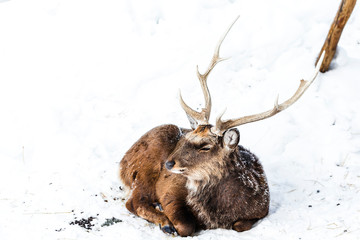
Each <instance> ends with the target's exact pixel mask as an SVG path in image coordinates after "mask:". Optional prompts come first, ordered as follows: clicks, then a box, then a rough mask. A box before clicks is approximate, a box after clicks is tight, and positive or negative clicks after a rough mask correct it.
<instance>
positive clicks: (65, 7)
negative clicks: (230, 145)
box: [0, 0, 360, 240]
mask: <svg viewBox="0 0 360 240" xmlns="http://www.w3.org/2000/svg"><path fill="white" fill-rule="evenodd" d="M339 3H340V0H317V1H313V0H291V1H289V0H273V1H268V0H256V1H245V0H228V1H224V0H199V1H192V0H185V1H184V0H182V1H167V0H153V1H146V0H142V1H140V0H120V1H116V0H32V1H28V0H0V111H1V113H0V114H1V115H0V116H1V119H0V163H1V167H0V214H1V217H0V239H4V240H5V239H6V240H7V239H25V238H26V239H100V238H102V239H170V238H172V236H169V235H165V234H164V233H162V232H161V231H160V230H159V228H158V227H157V226H155V225H154V224H151V223H148V222H147V221H145V220H143V219H140V218H138V217H134V216H133V215H132V214H130V213H129V212H128V211H127V210H126V208H125V207H124V203H125V202H124V198H125V197H126V196H125V193H124V191H122V190H121V183H120V181H119V178H118V171H119V170H118V165H119V162H120V160H121V158H122V156H123V155H124V153H125V152H126V151H127V149H128V148H129V147H130V146H131V145H132V144H133V143H134V142H135V141H136V140H137V139H138V138H139V137H140V136H141V135H142V134H143V133H145V132H146V131H147V130H149V129H151V128H152V127H155V126H157V125H160V124H164V123H173V124H177V125H179V126H182V127H187V126H189V123H188V121H187V118H186V116H185V113H184V112H183V110H182V109H181V107H180V104H179V103H178V89H181V90H182V94H183V97H184V99H185V101H186V102H187V103H188V104H189V105H191V106H193V107H201V104H203V97H202V93H201V89H200V86H199V84H198V80H197V78H196V74H195V69H196V68H195V66H196V65H197V64H199V68H200V71H201V70H204V69H205V68H206V67H207V65H208V63H209V60H210V57H211V55H212V53H213V50H214V47H215V45H216V43H217V41H218V39H219V37H220V36H221V35H222V34H223V32H224V31H225V29H226V28H227V27H228V26H229V24H230V23H231V22H232V21H233V20H234V19H235V18H236V16H238V15H240V19H239V20H238V22H237V23H236V24H235V25H234V27H233V29H232V30H231V32H230V33H229V35H228V37H227V38H226V40H225V41H224V43H223V46H222V49H221V56H223V57H229V60H227V61H225V62H222V63H220V64H219V65H218V66H217V68H216V69H215V70H214V71H213V73H212V75H211V76H210V77H209V88H210V91H211V93H212V97H213V111H212V117H211V119H212V122H214V119H215V117H216V116H217V115H218V114H219V113H221V112H222V111H223V110H224V108H225V107H227V112H226V114H225V116H224V118H232V117H240V116H244V115H247V114H252V113H257V112H260V111H264V110H267V109H270V108H271V107H272V104H273V102H274V100H275V98H276V96H277V94H280V102H281V101H282V100H285V99H287V98H288V97H290V96H291V95H292V94H293V92H294V91H295V89H296V88H297V87H298V84H299V80H300V79H301V78H308V77H310V76H311V74H312V72H313V69H314V61H315V58H316V56H317V54H318V52H319V50H320V48H321V46H322V44H323V41H324V39H325V37H326V35H327V31H328V29H329V27H330V24H331V22H332V20H333V18H334V16H335V13H336V11H337V9H338V5H339ZM359 8H360V7H359V4H358V5H357V6H356V7H355V9H354V12H353V15H352V17H351V18H350V20H349V22H348V24H347V26H346V28H345V30H344V32H343V35H342V38H341V41H340V43H339V48H338V50H339V51H338V55H337V57H336V59H335V60H334V61H333V65H332V70H331V71H329V72H327V73H325V74H320V75H319V76H318V78H317V79H316V81H315V82H314V83H313V85H312V86H311V87H310V88H309V89H308V91H307V92H306V93H305V94H304V95H303V97H302V98H301V99H300V100H299V101H298V102H297V103H296V104H294V106H292V107H291V108H289V109H288V110H286V111H285V112H283V113H280V114H279V115H277V116H275V117H273V118H270V119H267V120H264V121H260V122H256V123H252V124H248V125H244V126H241V127H240V128H239V129H240V132H241V144H242V145H244V146H245V147H247V148H249V149H251V150H252V151H253V152H254V153H256V154H257V155H258V156H259V158H260V159H261V161H262V163H263V165H264V168H265V171H266V173H267V177H268V181H269V185H270V190H271V207H270V214H269V216H268V217H266V218H265V219H264V220H262V221H261V222H259V223H258V224H257V225H256V226H255V227H254V228H253V229H251V230H250V231H247V232H243V233H237V232H235V231H231V230H222V229H217V230H208V231H202V232H200V233H198V234H196V235H195V236H194V237H192V238H193V239H277V240H278V239H286V240H287V239H296V240H299V239H301V240H304V239H360V204H359V202H360V162H359V161H360V97H359V92H360V79H359V76H360V12H359ZM90 217H92V218H93V220H92V221H91V224H93V225H94V226H91V230H87V229H85V228H83V227H80V226H79V224H77V223H78V222H77V223H76V222H75V221H80V222H81V220H82V219H85V220H89V218H90ZM112 218H116V219H118V220H121V222H118V223H115V224H114V225H111V226H104V225H103V224H104V223H106V221H107V219H112ZM90 220H91V218H90ZM70 223H73V224H70ZM102 225H103V226H102Z"/></svg>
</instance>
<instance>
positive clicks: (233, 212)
mask: <svg viewBox="0 0 360 240" xmlns="http://www.w3.org/2000/svg"><path fill="white" fill-rule="evenodd" d="M200 128H202V129H198V131H197V133H196V136H198V135H207V134H209V133H208V132H210V128H209V127H206V126H205V127H200ZM189 135H191V138H192V140H196V137H195V138H194V133H193V132H191V130H186V129H179V128H178V127H176V126H174V125H163V126H159V127H156V128H154V129H152V130H150V131H149V132H148V133H146V134H145V135H144V136H142V137H141V138H140V139H139V140H138V141H137V142H136V143H135V144H134V145H133V146H132V147H131V148H130V150H129V151H128V152H127V153H126V154H125V156H124V158H123V160H122V161H121V172H120V175H121V179H122V180H123V182H124V183H125V184H126V185H127V186H128V187H129V188H131V189H132V195H131V197H130V199H129V200H128V202H127V203H126V207H127V208H128V210H129V211H131V212H132V213H134V214H136V215H138V216H141V217H143V218H145V219H147V220H149V221H151V222H154V223H157V224H160V226H161V228H163V229H164V230H165V231H168V230H169V231H171V228H172V226H174V227H175V229H176V230H177V232H178V233H179V234H180V235H181V236H188V235H190V234H192V233H193V232H194V231H195V230H196V229H200V228H205V229H211V228H227V229H231V228H233V229H235V230H237V231H244V230H248V229H250V228H251V226H252V225H253V223H255V222H256V221H257V220H258V219H261V218H263V217H265V216H266V215H267V213H268V209H269V192H268V186H267V183H266V177H265V175H264V171H263V169H262V166H261V164H260V163H259V161H258V159H257V157H256V156H255V155H254V154H252V153H251V152H249V151H248V150H246V149H244V148H243V147H241V146H237V145H236V146H235V147H234V148H233V149H232V150H231V151H229V153H228V154H226V155H223V154H224V153H223V151H219V149H213V151H214V153H213V156H212V158H213V159H212V160H211V159H201V161H197V163H193V165H192V166H191V169H190V167H188V169H187V171H185V172H184V174H178V173H174V172H172V171H171V169H170V170H168V169H167V168H166V167H165V165H166V163H167V162H170V161H175V162H176V164H175V165H174V166H173V168H172V169H173V171H175V172H176V170H175V169H176V167H178V168H179V167H180V162H181V161H182V159H178V157H180V158H182V157H186V155H185V156H184V152H183V151H189V149H186V146H184V145H186V144H189V142H190V140H189V139H188V138H189ZM210 135H211V134H210ZM203 137H204V136H202V138H203ZM184 142H186V144H184ZM193 143H194V142H191V144H193ZM179 147H180V148H181V149H180V151H179ZM219 152H220V154H221V156H219V157H218V156H217V155H216V154H219ZM187 157H192V156H189V155H188V156H187ZM220 157H221V158H220ZM198 160H199V159H198ZM208 160H209V161H208ZM177 164H179V166H177ZM185 165H186V163H185V164H184V165H182V166H185ZM187 166H188V165H187ZM157 203H160V204H161V206H162V208H163V211H159V210H157V209H156V208H155V207H154V206H156V205H157Z"/></svg>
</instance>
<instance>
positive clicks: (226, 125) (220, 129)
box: [214, 51, 325, 136]
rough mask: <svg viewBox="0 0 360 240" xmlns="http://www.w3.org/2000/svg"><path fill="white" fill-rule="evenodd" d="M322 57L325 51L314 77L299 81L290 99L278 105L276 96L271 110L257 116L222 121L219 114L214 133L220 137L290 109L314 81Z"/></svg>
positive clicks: (319, 64)
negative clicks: (241, 126) (234, 128)
mask: <svg viewBox="0 0 360 240" xmlns="http://www.w3.org/2000/svg"><path fill="white" fill-rule="evenodd" d="M324 56H325V51H324V52H323V53H322V54H321V57H320V60H319V61H318V63H317V65H316V68H315V72H314V75H313V77H312V78H311V80H310V81H305V80H300V85H299V87H298V89H297V90H296V92H295V93H294V95H293V96H292V97H290V98H289V99H288V100H286V101H285V102H283V103H281V104H279V103H278V97H279V96H278V97H277V98H276V101H275V104H274V107H273V109H271V110H268V111H266V112H262V113H259V114H254V115H250V116H245V117H241V118H238V119H231V120H226V121H222V120H221V117H222V115H223V114H221V115H220V116H219V117H218V118H217V120H216V126H215V130H214V132H215V133H216V134H218V135H220V136H221V135H222V134H223V133H224V132H225V131H226V130H227V129H230V128H232V127H236V126H240V125H243V124H246V123H250V122H255V121H259V120H263V119H266V118H269V117H272V116H274V115H275V114H277V113H279V112H281V111H283V110H285V109H286V108H288V107H290V106H291V105H292V104H294V103H295V102H296V101H297V100H298V99H299V98H300V97H301V96H302V95H303V94H304V92H305V91H306V90H307V89H308V87H309V86H310V85H311V84H312V83H313V82H314V80H315V79H316V76H317V75H318V73H319V69H320V66H321V64H322V62H323V59H324Z"/></svg>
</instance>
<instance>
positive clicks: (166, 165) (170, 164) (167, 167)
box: [165, 160, 175, 170]
mask: <svg viewBox="0 0 360 240" xmlns="http://www.w3.org/2000/svg"><path fill="white" fill-rule="evenodd" d="M174 165H175V162H174V161H173V160H171V161H167V162H166V163H165V167H166V169H167V170H171V169H172V168H173V167H174Z"/></svg>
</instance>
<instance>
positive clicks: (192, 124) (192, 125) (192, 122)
mask: <svg viewBox="0 0 360 240" xmlns="http://www.w3.org/2000/svg"><path fill="white" fill-rule="evenodd" d="M186 116H187V117H188V119H189V122H190V126H191V128H192V130H195V129H196V128H197V127H198V125H199V124H198V122H197V121H196V120H195V119H194V118H192V117H191V116H190V115H188V114H186Z"/></svg>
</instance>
